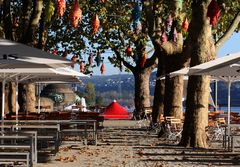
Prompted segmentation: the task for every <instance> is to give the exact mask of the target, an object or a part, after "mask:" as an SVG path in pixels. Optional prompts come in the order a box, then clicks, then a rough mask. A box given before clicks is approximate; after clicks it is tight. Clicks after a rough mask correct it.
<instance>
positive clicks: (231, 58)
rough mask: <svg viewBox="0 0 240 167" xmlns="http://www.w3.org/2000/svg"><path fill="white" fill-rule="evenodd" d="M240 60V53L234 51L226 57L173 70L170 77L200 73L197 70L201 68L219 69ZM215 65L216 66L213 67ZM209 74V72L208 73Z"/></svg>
mask: <svg viewBox="0 0 240 167" xmlns="http://www.w3.org/2000/svg"><path fill="white" fill-rule="evenodd" d="M238 61H240V53H233V54H227V55H226V56H224V57H220V58H217V59H215V60H211V61H209V62H206V63H202V64H199V65H196V66H193V67H190V68H189V67H185V68H182V69H180V70H177V71H174V72H171V73H170V74H169V75H170V77H174V76H177V75H198V74H197V72H198V71H199V70H204V69H206V68H208V69H209V70H210V69H211V70H214V69H218V68H220V67H222V66H225V65H233V64H234V63H236V62H238ZM213 65H214V67H213ZM206 75H207V74H206Z"/></svg>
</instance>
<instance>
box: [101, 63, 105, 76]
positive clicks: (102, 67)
mask: <svg viewBox="0 0 240 167" xmlns="http://www.w3.org/2000/svg"><path fill="white" fill-rule="evenodd" d="M100 71H101V74H104V72H105V67H104V64H103V63H102V65H101V67H100Z"/></svg>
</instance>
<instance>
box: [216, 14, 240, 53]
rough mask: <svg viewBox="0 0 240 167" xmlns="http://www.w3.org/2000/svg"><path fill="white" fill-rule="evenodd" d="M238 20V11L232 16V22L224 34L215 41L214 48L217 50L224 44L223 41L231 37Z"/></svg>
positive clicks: (239, 16)
mask: <svg viewBox="0 0 240 167" xmlns="http://www.w3.org/2000/svg"><path fill="white" fill-rule="evenodd" d="M239 22H240V11H239V12H238V13H237V14H236V16H235V17H234V19H233V21H232V23H231V24H230V26H229V28H228V29H227V31H226V32H225V33H224V35H223V36H222V37H221V38H220V39H219V40H218V41H217V42H216V43H215V47H216V50H218V49H219V48H220V47H221V46H222V45H223V44H224V42H225V41H227V40H228V39H229V38H230V37H231V35H232V34H233V32H234V31H235V29H236V28H237V27H238V24H239Z"/></svg>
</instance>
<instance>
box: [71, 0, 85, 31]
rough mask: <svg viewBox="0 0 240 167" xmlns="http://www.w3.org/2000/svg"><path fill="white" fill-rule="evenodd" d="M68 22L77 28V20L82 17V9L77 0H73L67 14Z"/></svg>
mask: <svg viewBox="0 0 240 167" xmlns="http://www.w3.org/2000/svg"><path fill="white" fill-rule="evenodd" d="M69 19H70V23H71V25H72V26H73V27H74V28H77V26H78V22H79V21H81V19H82V10H81V9H80V7H79V4H78V0H75V2H74V4H73V5H72V8H71V11H70V14H69Z"/></svg>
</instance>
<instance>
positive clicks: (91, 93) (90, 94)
mask: <svg viewBox="0 0 240 167" xmlns="http://www.w3.org/2000/svg"><path fill="white" fill-rule="evenodd" d="M84 97H85V99H86V102H87V104H88V105H90V106H93V105H95V102H96V92H95V87H94V85H93V83H91V82H88V83H87V84H86V86H85V90H84Z"/></svg>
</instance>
